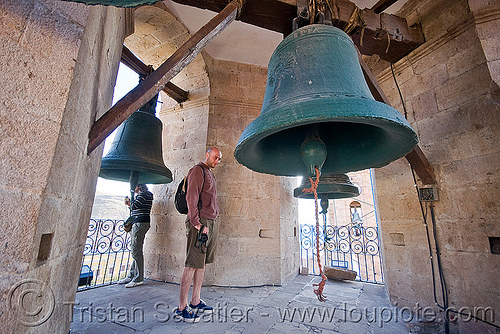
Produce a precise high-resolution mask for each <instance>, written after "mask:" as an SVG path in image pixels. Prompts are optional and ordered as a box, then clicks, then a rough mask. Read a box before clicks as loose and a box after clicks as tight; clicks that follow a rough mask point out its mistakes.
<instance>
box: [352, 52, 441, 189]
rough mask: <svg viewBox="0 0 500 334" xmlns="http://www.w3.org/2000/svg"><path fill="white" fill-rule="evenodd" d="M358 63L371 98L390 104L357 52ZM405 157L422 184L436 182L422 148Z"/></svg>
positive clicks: (417, 148)
mask: <svg viewBox="0 0 500 334" xmlns="http://www.w3.org/2000/svg"><path fill="white" fill-rule="evenodd" d="M359 63H360V64H361V69H362V70H363V75H364V77H365V79H366V82H367V84H368V88H370V91H371V93H372V95H373V98H374V99H375V100H377V101H379V102H382V103H385V104H387V105H390V103H389V100H388V99H387V96H386V95H385V94H384V92H383V91H382V88H381V87H380V85H379V84H378V82H377V79H375V76H374V75H373V73H372V72H371V71H370V68H369V67H368V65H366V63H365V62H364V61H363V59H362V58H361V54H359ZM405 158H406V160H407V161H408V162H409V163H410V165H411V167H412V168H413V170H414V171H415V173H416V174H417V176H418V177H419V178H420V181H422V183H423V184H429V185H430V184H436V183H437V182H436V177H435V176H434V169H433V168H432V166H431V164H430V163H429V161H428V160H427V158H426V157H425V154H424V152H422V149H421V148H420V147H419V146H418V145H417V146H415V148H414V149H413V151H411V152H410V153H408V154H407V155H406V156H405Z"/></svg>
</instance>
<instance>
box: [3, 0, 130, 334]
mask: <svg viewBox="0 0 500 334" xmlns="http://www.w3.org/2000/svg"><path fill="white" fill-rule="evenodd" d="M124 14H125V10H123V9H116V8H105V7H99V6H96V7H86V6H84V5H79V4H74V3H67V2H62V1H52V0H47V1H42V0H23V1H19V0H16V1H10V0H7V1H2V2H1V4H0V17H1V19H0V22H1V29H0V64H1V65H0V66H1V73H2V90H1V91H0V101H2V102H1V104H0V128H1V135H0V136H1V140H0V166H1V172H0V200H1V202H2V207H3V208H4V210H3V214H2V225H1V226H2V229H3V230H2V234H1V235H0V244H1V248H2V257H1V259H0V267H1V268H2V272H1V273H0V295H1V304H2V305H1V309H2V315H1V317H0V332H2V333H67V332H68V331H69V325H70V318H69V315H70V311H71V307H70V303H72V301H74V298H75V293H76V287H77V282H78V277H79V272H80V263H81V257H82V252H83V246H84V243H85V238H86V232H87V229H88V224H89V219H90V213H91V209H92V202H93V197H94V193H95V184H96V181H97V172H98V169H99V162H100V156H101V153H102V149H97V150H96V151H95V152H94V153H92V154H91V155H90V156H87V153H86V150H87V142H88V132H89V129H90V126H91V125H92V123H93V121H94V119H96V118H97V117H98V116H99V115H100V114H102V113H103V112H104V111H106V110H107V109H108V108H109V106H110V105H111V99H112V95H113V88H114V80H115V78H116V72H117V68H118V63H119V57H120V52H121V45H122V41H123V38H124V33H125V29H124V27H125V24H124V22H125V15H124ZM33 291H35V292H40V293H41V297H40V296H38V295H37V296H36V297H35V293H33ZM23 293H25V294H26V295H25V299H24V300H23V301H24V304H23V305H19V303H18V302H19V297H20V296H21V295H23ZM38 308H40V312H39V313H37V314H35V315H34V316H29V314H28V313H29V312H30V311H33V310H36V309H38Z"/></svg>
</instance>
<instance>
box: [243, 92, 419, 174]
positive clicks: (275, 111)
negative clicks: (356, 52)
mask: <svg viewBox="0 0 500 334" xmlns="http://www.w3.org/2000/svg"><path fill="white" fill-rule="evenodd" d="M346 102H349V108H347V107H345V104H346ZM309 104H311V107H310V108H308V105H309ZM356 104H357V105H358V106H359V107H358V108H357V109H356V108H353V105H356ZM318 105H323V106H326V107H327V108H328V110H331V112H330V113H328V114H323V115H317V114H315V113H316V109H318ZM343 106H344V107H343ZM277 115H278V116H277ZM283 115H285V116H283ZM280 116H281V117H280ZM315 123H356V124H358V123H359V124H365V125H370V126H374V127H377V128H380V129H382V130H383V131H384V133H386V134H390V137H391V138H392V140H395V139H397V138H405V139H406V143H404V144H405V145H404V146H401V147H399V150H398V151H397V152H392V154H391V155H390V158H387V159H384V160H385V161H384V162H382V163H377V164H373V165H371V166H370V165H367V166H364V165H363V166H360V167H354V168H341V169H331V170H327V172H329V173H346V172H352V171H357V170H363V169H367V168H379V167H383V166H385V165H387V164H389V163H390V162H392V161H394V160H397V159H399V158H401V157H403V156H405V155H406V154H407V153H409V152H411V150H412V149H413V148H414V147H415V146H416V145H417V144H418V138H417V134H416V133H415V131H414V130H413V129H412V127H411V125H410V124H409V122H408V121H407V120H406V119H405V118H404V117H403V116H402V115H401V114H400V113H399V111H398V110H396V109H394V108H392V107H391V106H389V105H387V104H385V103H381V102H378V101H375V100H370V99H366V98H359V97H346V96H344V97H343V99H339V101H334V100H332V99H331V98H325V97H320V98H316V99H309V100H299V101H297V100H296V101H291V102H290V101H288V104H285V105H283V104H281V105H280V106H276V107H273V108H268V109H266V110H262V112H261V115H260V116H259V117H257V118H256V119H254V120H253V121H252V122H251V123H250V124H249V125H248V126H247V127H246V128H245V130H244V131H243V132H242V134H241V136H240V139H239V141H238V144H237V145H236V147H235V150H234V157H235V158H236V160H237V161H238V162H239V163H240V164H242V165H244V166H247V167H248V168H250V169H252V170H254V171H256V172H260V173H266V174H272V175H278V176H298V175H307V173H306V171H305V165H304V168H303V170H304V172H302V173H300V174H296V173H288V172H286V171H284V170H276V169H273V168H261V167H262V165H259V164H258V163H256V161H255V160H253V159H245V158H244V157H243V155H244V152H245V151H247V150H249V149H250V148H251V147H253V146H255V145H257V143H258V142H259V141H260V140H262V139H264V138H266V137H268V136H270V135H272V134H275V133H277V132H279V131H283V130H287V129H292V128H295V127H300V126H304V125H307V124H315ZM264 125H266V127H264ZM386 142H387V143H389V142H391V139H387V140H386ZM400 143H401V142H400Z"/></svg>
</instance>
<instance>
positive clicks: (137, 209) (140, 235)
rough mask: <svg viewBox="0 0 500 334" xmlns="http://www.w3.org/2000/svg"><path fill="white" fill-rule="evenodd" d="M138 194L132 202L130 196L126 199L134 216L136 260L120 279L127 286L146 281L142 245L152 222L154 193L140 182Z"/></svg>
mask: <svg viewBox="0 0 500 334" xmlns="http://www.w3.org/2000/svg"><path fill="white" fill-rule="evenodd" d="M134 192H135V193H136V194H137V196H135V199H134V200H133V201H132V202H130V199H129V198H126V199H125V205H127V206H129V207H130V210H131V215H132V217H134V223H133V225H132V232H131V236H130V238H131V242H130V247H131V252H132V258H133V259H134V261H133V262H132V265H131V266H130V272H129V274H128V276H127V277H125V278H124V279H122V280H120V281H118V284H126V285H125V287H126V288H133V287H136V286H138V285H142V284H143V281H144V254H143V253H142V246H143V245H144V238H145V236H146V232H147V231H148V230H149V227H150V223H151V217H150V214H151V206H152V205H153V193H151V192H150V191H149V190H148V187H147V186H146V185H145V184H138V185H137V187H135V191H134Z"/></svg>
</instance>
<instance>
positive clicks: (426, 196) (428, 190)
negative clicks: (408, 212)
mask: <svg viewBox="0 0 500 334" xmlns="http://www.w3.org/2000/svg"><path fill="white" fill-rule="evenodd" d="M418 197H419V199H420V201H421V202H435V201H439V195H438V188H437V187H421V188H419V189H418Z"/></svg>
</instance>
